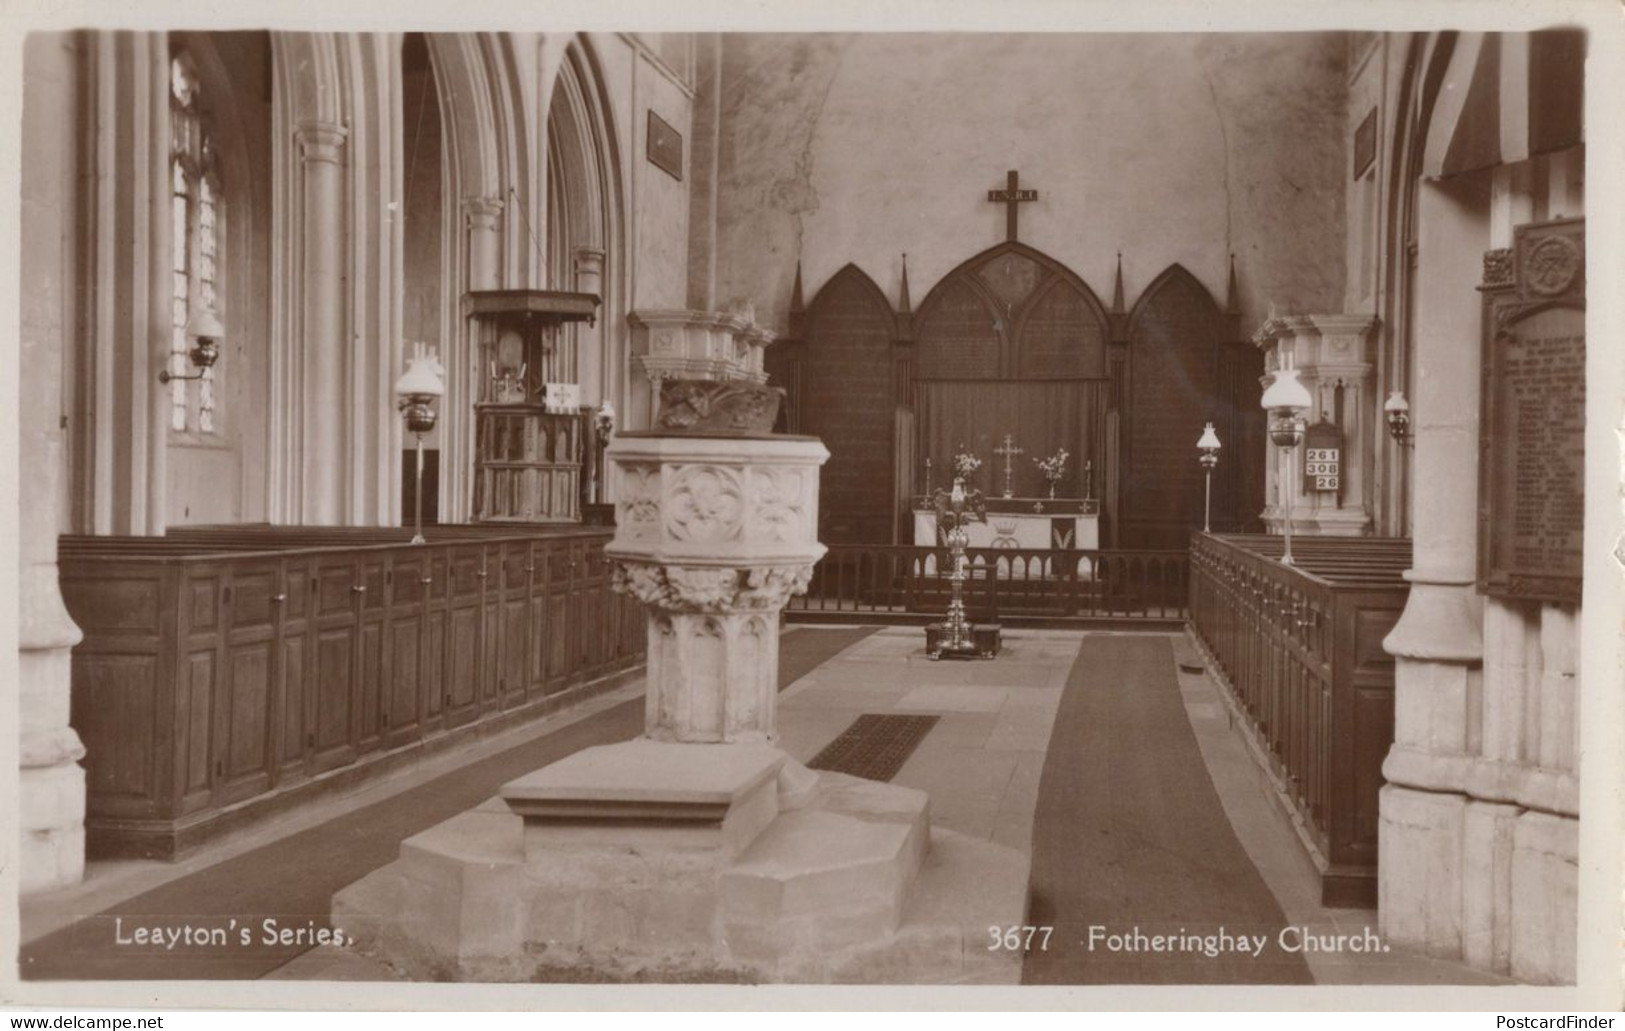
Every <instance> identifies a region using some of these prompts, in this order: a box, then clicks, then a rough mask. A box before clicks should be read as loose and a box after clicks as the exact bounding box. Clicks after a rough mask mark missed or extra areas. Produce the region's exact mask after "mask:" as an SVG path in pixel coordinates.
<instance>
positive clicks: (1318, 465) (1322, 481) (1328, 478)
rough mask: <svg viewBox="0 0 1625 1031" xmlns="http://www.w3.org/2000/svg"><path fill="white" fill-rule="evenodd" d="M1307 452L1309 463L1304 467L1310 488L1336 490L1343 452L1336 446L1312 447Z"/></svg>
mask: <svg viewBox="0 0 1625 1031" xmlns="http://www.w3.org/2000/svg"><path fill="white" fill-rule="evenodd" d="M1305 454H1306V455H1307V458H1306V461H1307V462H1308V463H1309V464H1308V465H1307V466H1306V467H1305V468H1304V475H1305V476H1307V477H1308V478H1309V487H1310V489H1311V490H1336V489H1337V487H1338V473H1339V471H1340V470H1341V469H1342V466H1343V462H1342V456H1343V453H1342V452H1341V451H1339V450H1338V449H1337V448H1334V447H1312V448H1310V449H1309V450H1308V451H1307V452H1306V453H1305Z"/></svg>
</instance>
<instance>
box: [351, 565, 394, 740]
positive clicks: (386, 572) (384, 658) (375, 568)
mask: <svg viewBox="0 0 1625 1031" xmlns="http://www.w3.org/2000/svg"><path fill="white" fill-rule="evenodd" d="M357 565H358V568H357V576H358V578H359V579H360V583H361V587H362V588H363V590H362V591H361V593H360V595H359V596H358V597H357V599H356V605H357V609H358V612H357V625H356V657H357V664H356V684H357V705H356V712H357V717H358V726H357V730H356V752H357V754H365V753H367V752H371V751H373V750H374V749H376V748H378V747H379V746H380V745H381V744H383V740H384V724H385V709H386V708H387V707H386V705H385V703H384V692H385V685H386V684H388V683H389V681H390V673H391V665H392V663H391V662H390V653H389V649H388V648H387V647H386V644H387V638H388V630H389V620H388V613H389V590H390V587H391V584H390V580H391V575H390V566H389V557H388V555H387V553H385V554H380V553H378V552H363V553H362V555H361V557H360V559H359V560H358V564H357Z"/></svg>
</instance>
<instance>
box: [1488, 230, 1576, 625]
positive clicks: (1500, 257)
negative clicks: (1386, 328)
mask: <svg viewBox="0 0 1625 1031" xmlns="http://www.w3.org/2000/svg"><path fill="white" fill-rule="evenodd" d="M1483 294H1484V320H1483V321H1484V342H1483V347H1484V360H1483V365H1482V369H1483V372H1482V375H1483V395H1482V403H1483V419H1482V420H1481V423H1480V427H1481V428H1480V431H1479V432H1480V433H1481V434H1482V437H1481V439H1480V441H1479V445H1480V446H1479V477H1478V490H1479V497H1478V510H1479V511H1478V514H1479V533H1478V583H1479V589H1480V590H1482V591H1483V592H1484V593H1486V594H1489V595H1491V596H1494V597H1506V598H1533V599H1541V600H1545V601H1556V602H1578V601H1579V600H1580V578H1581V574H1582V572H1583V571H1584V567H1585V561H1584V554H1583V551H1584V548H1583V545H1584V539H1583V538H1584V532H1585V519H1584V517H1585V489H1584V488H1585V223H1584V222H1583V221H1582V220H1580V219H1563V220H1560V221H1555V222H1545V223H1535V224H1531V225H1525V226H1519V227H1518V228H1517V230H1516V232H1515V234H1514V238H1513V246H1512V247H1511V248H1510V249H1509V250H1497V251H1490V252H1488V253H1487V254H1485V256H1484V285H1483Z"/></svg>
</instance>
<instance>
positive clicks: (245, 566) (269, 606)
mask: <svg viewBox="0 0 1625 1031" xmlns="http://www.w3.org/2000/svg"><path fill="white" fill-rule="evenodd" d="M281 591H282V563H281V562H279V561H278V560H276V559H261V560H256V561H253V562H246V563H234V564H233V565H232V566H230V567H229V568H228V569H227V570H226V576H225V577H224V584H223V586H222V588H221V591H220V595H221V601H222V617H221V623H222V625H223V629H222V636H223V638H224V640H223V641H222V647H221V659H222V663H221V676H220V677H219V681H218V684H217V687H216V690H215V698H214V710H215V711H214V797H213V799H212V803H213V804H214V805H228V804H230V803H232V802H235V801H238V800H239V799H243V798H247V797H249V796H251V795H257V794H260V793H261V792H263V791H265V790H266V789H267V788H269V787H270V786H271V778H272V772H273V770H274V768H275V767H276V765H277V763H276V760H275V755H274V753H273V747H274V738H275V737H276V727H277V726H278V709H277V702H278V701H279V700H280V692H279V691H278V689H277V687H276V682H277V676H278V671H277V668H276V667H277V664H278V662H279V661H280V657H279V655H278V652H279V651H280V648H279V646H278V642H277V630H278V627H277V623H278V619H279V608H280V604H279V603H278V602H277V600H276V598H277V596H278V595H279V594H281Z"/></svg>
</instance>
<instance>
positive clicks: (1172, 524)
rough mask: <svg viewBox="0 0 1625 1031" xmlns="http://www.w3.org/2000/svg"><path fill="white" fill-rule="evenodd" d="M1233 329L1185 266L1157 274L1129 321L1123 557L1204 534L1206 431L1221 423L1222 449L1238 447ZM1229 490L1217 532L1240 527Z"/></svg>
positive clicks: (1220, 493) (1222, 498)
mask: <svg viewBox="0 0 1625 1031" xmlns="http://www.w3.org/2000/svg"><path fill="white" fill-rule="evenodd" d="M1226 328H1227V327H1226V320H1225V317H1224V314H1223V312H1222V311H1221V309H1220V307H1219V305H1218V303H1217V302H1216V301H1215V300H1214V299H1213V295H1212V293H1210V292H1209V291H1208V289H1207V287H1206V286H1204V285H1203V284H1202V282H1201V281H1200V280H1198V279H1197V278H1196V277H1195V276H1194V275H1192V274H1191V273H1190V271H1189V270H1188V269H1186V268H1185V267H1184V266H1182V265H1180V264H1178V263H1175V264H1172V265H1170V266H1168V267H1167V268H1166V269H1164V270H1163V271H1162V272H1161V273H1159V274H1158V275H1157V277H1156V278H1155V279H1153V280H1152V281H1151V283H1150V285H1148V286H1147V287H1146V288H1145V290H1144V291H1143V292H1142V293H1141V294H1140V296H1139V298H1138V299H1137V300H1136V301H1135V302H1134V307H1133V308H1132V309H1131V310H1130V312H1129V316H1128V331H1127V334H1126V336H1127V340H1128V374H1127V384H1126V388H1125V389H1124V391H1123V408H1124V411H1125V413H1126V414H1125V425H1124V431H1123V444H1122V453H1121V455H1120V457H1119V468H1120V469H1121V470H1122V480H1121V486H1120V491H1121V513H1122V516H1121V534H1120V537H1119V539H1120V541H1121V542H1122V544H1123V546H1124V547H1153V548H1181V547H1184V546H1185V544H1186V542H1187V541H1188V539H1189V535H1190V532H1191V531H1192V530H1193V529H1196V530H1199V529H1201V527H1202V521H1203V486H1204V484H1203V479H1202V477H1201V476H1199V475H1197V474H1196V465H1195V457H1194V456H1195V447H1196V440H1197V438H1198V437H1200V436H1201V435H1202V426H1203V423H1204V422H1209V421H1211V422H1214V423H1215V425H1216V426H1217V427H1218V429H1219V432H1220V434H1221V438H1220V439H1221V440H1226V441H1236V442H1237V443H1239V441H1237V436H1238V429H1237V427H1238V425H1239V424H1238V422H1237V419H1236V415H1237V413H1239V411H1240V408H1241V406H1240V405H1239V404H1238V403H1237V398H1236V396H1235V384H1234V383H1233V382H1227V380H1230V379H1231V377H1229V376H1227V370H1226V360H1225V354H1224V345H1225V344H1226V343H1227V341H1226V336H1227V333H1226ZM1255 407H1256V406H1255ZM1234 453H1236V454H1245V451H1242V450H1237V451H1236V452H1234ZM1227 482H1228V481H1225V480H1222V479H1221V480H1220V481H1219V487H1220V488H1221V489H1219V490H1216V491H1215V496H1214V502H1215V505H1214V512H1215V514H1216V515H1218V517H1219V518H1218V520H1217V523H1218V525H1219V526H1231V525H1233V524H1234V523H1235V521H1236V518H1237V513H1236V512H1235V501H1234V498H1235V492H1234V491H1233V490H1229V489H1224V484H1225V483H1227Z"/></svg>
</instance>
